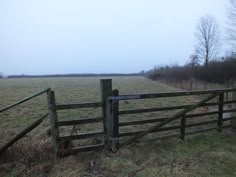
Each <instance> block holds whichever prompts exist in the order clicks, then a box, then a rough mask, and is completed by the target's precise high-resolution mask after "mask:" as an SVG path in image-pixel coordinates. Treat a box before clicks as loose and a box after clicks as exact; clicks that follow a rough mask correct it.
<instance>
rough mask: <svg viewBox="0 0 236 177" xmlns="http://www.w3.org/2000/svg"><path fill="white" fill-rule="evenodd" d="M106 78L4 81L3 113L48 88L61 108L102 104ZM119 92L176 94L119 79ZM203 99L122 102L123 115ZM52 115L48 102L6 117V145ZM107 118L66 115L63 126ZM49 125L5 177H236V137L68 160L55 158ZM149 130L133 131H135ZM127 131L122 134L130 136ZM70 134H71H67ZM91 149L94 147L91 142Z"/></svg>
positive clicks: (26, 144) (14, 158) (21, 150)
mask: <svg viewBox="0 0 236 177" xmlns="http://www.w3.org/2000/svg"><path fill="white" fill-rule="evenodd" d="M99 79H100V78H37V79H2V80H0V100H1V101H0V107H1V106H5V105H8V104H11V103H13V102H14V101H17V100H18V99H20V98H23V97H25V96H29V95H31V94H33V93H35V92H38V91H40V90H43V89H45V88H48V87H50V88H52V90H54V91H55V93H56V101H57V102H58V103H73V102H81V103H82V102H94V101H100V99H101V98H100V85H99ZM112 79H113V89H116V88H117V89H119V92H120V94H129V93H133V94H134V93H153V92H166V91H175V90H176V89H174V88H172V87H169V86H167V85H164V84H161V83H158V82H154V81H150V80H148V79H145V78H143V77H114V78H112ZM198 99H199V98H197V97H178V98H168V99H167V98H165V99H164V98H162V99H155V100H152V101H150V100H149V101H142V102H140V101H130V102H121V104H120V107H121V109H132V108H146V107H157V106H168V105H170V106H171V105H178V104H181V103H186V104H190V103H193V102H196V101H197V100H198ZM46 112H47V100H46V96H45V95H42V96H40V97H37V98H36V99H34V100H32V101H29V102H26V103H24V104H22V105H20V106H19V107H16V108H13V109H11V110H8V111H6V112H4V113H2V114H1V119H0V145H3V144H4V143H6V142H7V141H8V140H9V139H10V138H11V137H13V136H14V135H15V134H16V133H17V132H19V130H21V129H23V128H24V127H25V126H27V125H29V124H30V123H31V122H32V121H33V120H35V119H37V118H39V117H40V116H42V115H43V114H44V113H46ZM173 113H174V112H171V113H170V112H161V113H158V114H154V113H149V114H144V115H145V116H144V115H132V116H128V117H121V118H120V121H126V120H132V119H144V118H148V117H156V116H158V117H159V116H160V117H166V116H169V115H171V114H173ZM99 115H101V110H100V109H85V110H73V111H72V110H70V111H60V112H59V114H58V116H59V119H60V120H63V119H64V120H68V119H74V118H79V117H95V116H99ZM48 128H49V120H46V121H44V122H43V124H41V125H40V126H39V127H37V128H36V129H35V130H33V131H32V132H31V133H29V134H28V135H27V136H26V137H25V138H23V139H21V140H19V142H17V143H16V144H15V145H14V146H13V147H12V148H10V149H9V150H8V151H7V152H6V153H5V154H4V155H3V156H1V157H0V176H32V177H33V176H42V177H44V176H49V177H59V176H61V177H62V176H65V177H69V176H70V177H76V176H79V177H90V176H95V177H96V176H97V177H102V176H105V177H106V176H107V177H108V176H109V177H110V176H115V177H116V176H117V177H154V176H196V177H198V176H204V177H205V176H219V177H221V176H229V177H231V176H236V170H235V169H236V141H235V134H234V133H232V132H230V131H224V132H223V133H216V132H213V133H206V134H201V135H196V136H191V137H188V138H187V140H186V141H185V142H183V141H181V140H179V139H168V140H162V141H157V142H151V143H150V142H149V143H136V144H132V145H130V146H128V147H125V148H123V149H120V150H119V151H118V152H117V153H116V154H114V153H111V152H108V151H106V150H102V151H99V152H90V153H80V154H77V155H74V156H69V157H65V158H62V159H58V158H55V156H54V154H53V147H52V143H51V139H50V137H49V136H48ZM138 128H140V129H141V128H145V126H141V127H130V128H129V130H130V129H134V130H135V129H138ZM99 129H102V125H100V124H95V125H93V126H84V127H82V128H81V131H82V132H83V131H85V132H87V131H91V130H99ZM126 130H127V128H126V129H125V128H124V129H123V130H122V131H124V132H125V131H126ZM60 132H61V133H62V134H67V133H68V132H70V129H61V130H60ZM85 143H88V142H85Z"/></svg>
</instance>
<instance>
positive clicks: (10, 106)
mask: <svg viewBox="0 0 236 177" xmlns="http://www.w3.org/2000/svg"><path fill="white" fill-rule="evenodd" d="M50 90H51V89H50V88H47V89H45V90H43V91H40V92H38V93H36V94H33V95H31V96H29V97H26V98H23V99H21V100H19V101H17V102H15V103H13V104H11V105H8V106H5V107H3V108H0V113H2V112H4V111H6V110H9V109H11V108H14V107H16V106H17V105H20V104H22V103H24V102H27V101H29V100H31V99H33V98H35V97H37V96H39V95H42V94H44V93H48V92H50ZM48 115H49V114H48V113H46V114H45V115H43V116H42V117H41V118H39V119H37V120H36V121H34V122H33V123H32V124H31V125H29V126H28V127H26V128H25V129H23V130H22V131H21V132H20V133H18V134H17V135H15V136H14V137H13V138H12V139H11V140H10V141H8V142H7V143H6V144H5V145H3V146H2V147H1V148H0V154H2V153H3V152H5V151H6V150H7V149H8V148H9V147H10V146H12V145H13V144H14V143H15V142H17V141H18V140H19V139H21V138H23V137H24V136H25V135H26V134H27V133H29V132H30V131H32V130H33V129H34V128H36V127H37V126H39V125H40V124H41V123H42V122H43V120H44V119H45V118H46V117H47V116H48Z"/></svg>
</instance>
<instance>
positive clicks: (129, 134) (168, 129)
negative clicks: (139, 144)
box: [119, 126, 180, 137]
mask: <svg viewBox="0 0 236 177" xmlns="http://www.w3.org/2000/svg"><path fill="white" fill-rule="evenodd" d="M179 129H180V126H172V127H164V128H160V129H158V130H153V131H151V132H150V133H155V132H163V131H170V130H179ZM144 132H145V130H143V131H133V132H125V133H120V134H119V137H125V136H135V135H138V134H140V133H144Z"/></svg>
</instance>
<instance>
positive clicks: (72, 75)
mask: <svg viewBox="0 0 236 177" xmlns="http://www.w3.org/2000/svg"><path fill="white" fill-rule="evenodd" d="M141 75H143V73H131V74H121V73H115V74H114V73H108V74H49V75H9V76H8V77H7V78H48V77H118V76H141Z"/></svg>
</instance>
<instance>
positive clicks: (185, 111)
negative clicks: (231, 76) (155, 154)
mask: <svg viewBox="0 0 236 177" xmlns="http://www.w3.org/2000/svg"><path fill="white" fill-rule="evenodd" d="M235 91H236V89H221V90H202V91H190V92H187V91H184V92H171V93H154V94H134V95H119V91H118V90H114V91H113V96H111V97H109V98H108V104H107V115H106V117H107V118H106V120H107V128H108V130H107V133H108V136H107V139H108V141H107V142H108V148H109V149H111V150H112V151H113V152H116V151H117V150H118V149H119V148H120V147H122V146H126V145H128V144H130V143H132V142H136V141H154V140H157V139H162V138H168V137H177V136H178V137H180V138H181V139H183V140H184V138H185V135H192V134H195V133H201V132H207V131H211V130H217V131H218V132H221V131H222V129H223V128H229V127H231V125H230V124H229V121H230V120H231V121H233V120H235V119H236V117H234V116H231V117H228V118H223V114H224V113H231V112H235V111H236V109H235V108H236V107H235V103H236V97H235ZM228 92H233V94H234V96H233V98H232V100H230V101H225V100H224V94H225V93H228ZM190 95H198V96H202V95H207V96H206V97H205V98H203V99H201V100H200V101H198V102H196V103H194V104H190V105H177V106H169V107H159V108H147V109H132V110H119V101H121V100H123V101H124V100H125V101H127V100H140V99H155V98H164V97H178V96H190ZM214 98H217V101H216V102H209V101H210V100H213V99H214ZM232 103H234V108H233V109H232V108H231V109H225V107H224V105H229V104H232ZM207 106H217V110H214V111H207V112H199V113H190V112H191V111H193V110H195V109H197V108H199V107H207ZM172 110H181V111H179V112H177V113H175V114H174V115H173V116H171V117H166V118H154V119H146V120H135V121H125V122H120V121H119V116H120V115H125V114H140V113H150V112H159V111H172ZM209 115H217V118H216V119H211V120H207V119H206V120H204V121H196V122H195V123H190V124H188V123H187V120H189V119H192V118H196V117H203V116H209ZM175 120H180V121H179V124H177V125H170V123H171V122H173V121H175ZM148 123H149V124H150V123H155V124H154V125H152V126H150V127H148V128H147V129H145V130H138V131H128V132H127V131H126V132H120V127H124V126H132V125H140V124H148ZM166 125H167V126H166ZM168 125H169V126H168ZM202 125H215V126H213V127H210V128H209V127H207V128H205V129H197V130H194V131H186V129H187V128H192V127H199V126H202ZM171 130H176V133H174V134H168V135H167V136H159V137H155V138H150V139H146V138H143V137H144V136H145V135H147V134H151V133H157V132H164V131H171ZM130 136H131V137H130ZM125 137H130V138H128V139H127V138H126V139H125ZM141 138H143V139H141Z"/></svg>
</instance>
